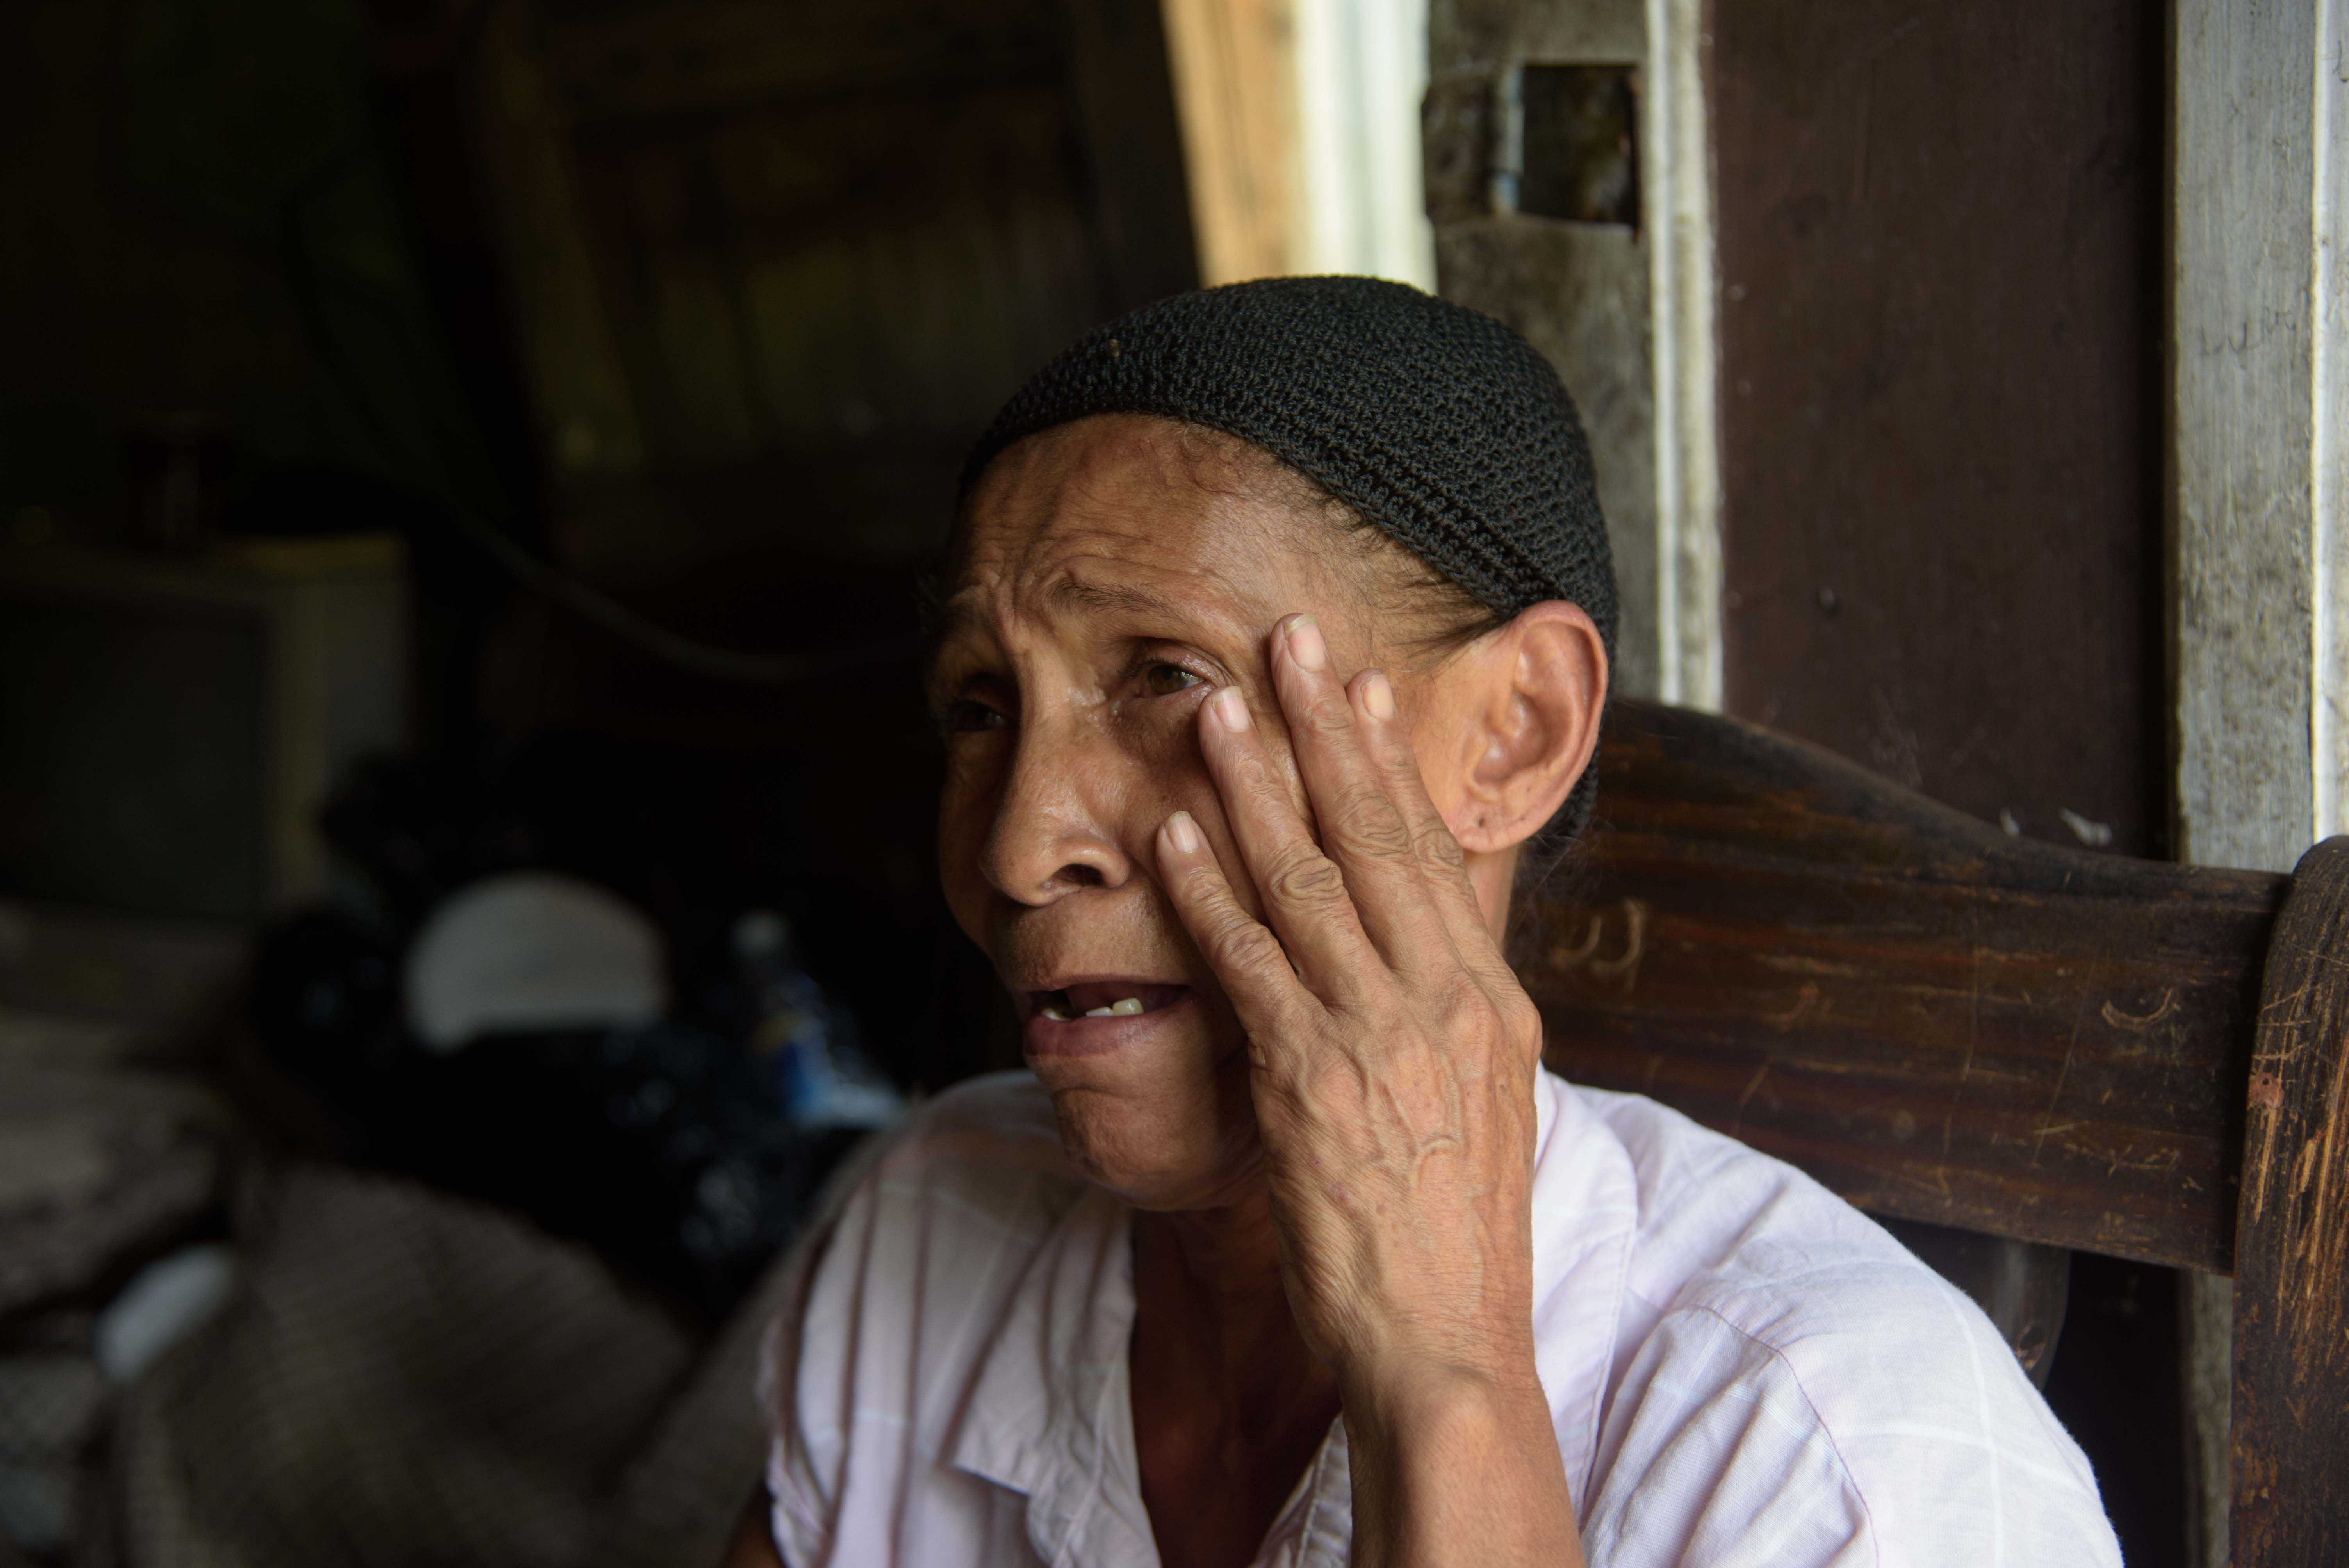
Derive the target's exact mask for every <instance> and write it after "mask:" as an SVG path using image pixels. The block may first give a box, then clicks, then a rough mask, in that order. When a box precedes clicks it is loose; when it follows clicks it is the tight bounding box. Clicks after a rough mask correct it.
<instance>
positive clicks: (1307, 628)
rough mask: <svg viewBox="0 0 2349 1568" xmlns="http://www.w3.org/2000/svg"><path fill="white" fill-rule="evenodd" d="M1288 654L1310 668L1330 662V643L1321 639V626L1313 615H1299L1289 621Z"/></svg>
mask: <svg viewBox="0 0 2349 1568" xmlns="http://www.w3.org/2000/svg"><path fill="white" fill-rule="evenodd" d="M1288 656H1289V657H1290V658H1292V659H1295V660H1296V661H1297V662H1298V663H1299V664H1300V665H1304V666H1305V667H1306V668H1307V669H1309V670H1318V669H1319V668H1320V667H1321V666H1322V665H1326V664H1328V663H1329V662H1330V645H1328V644H1327V643H1324V642H1323V641H1322V640H1321V628H1320V627H1319V626H1317V625H1315V624H1313V617H1312V616H1310V615H1299V616H1298V617H1297V619H1295V620H1293V621H1291V622H1289V623H1288Z"/></svg>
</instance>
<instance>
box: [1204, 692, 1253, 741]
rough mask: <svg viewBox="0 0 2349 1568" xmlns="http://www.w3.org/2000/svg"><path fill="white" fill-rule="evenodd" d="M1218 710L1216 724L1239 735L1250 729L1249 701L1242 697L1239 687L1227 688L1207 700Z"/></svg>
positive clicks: (1210, 705) (1209, 705)
mask: <svg viewBox="0 0 2349 1568" xmlns="http://www.w3.org/2000/svg"><path fill="white" fill-rule="evenodd" d="M1207 706H1208V707H1211V708H1214V709H1215V710H1216V723H1217V724H1220V725H1222V726H1223V727H1225V728H1226V729H1228V730H1230V731H1231V732H1232V733H1233V734H1235V735H1237V734H1238V733H1239V732H1240V731H1241V730H1243V729H1246V728H1247V727H1248V710H1247V698H1246V697H1244V696H1240V688H1239V687H1237V686H1226V687H1225V688H1224V689H1223V690H1221V691H1219V692H1217V693H1216V695H1215V696H1211V697H1209V698H1208V699H1207Z"/></svg>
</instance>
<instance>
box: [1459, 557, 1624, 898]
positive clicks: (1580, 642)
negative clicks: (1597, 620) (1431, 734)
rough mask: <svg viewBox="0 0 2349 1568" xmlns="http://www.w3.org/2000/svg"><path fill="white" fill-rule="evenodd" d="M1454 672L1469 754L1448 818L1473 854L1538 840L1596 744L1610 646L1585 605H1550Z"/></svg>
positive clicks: (1476, 648)
mask: <svg viewBox="0 0 2349 1568" xmlns="http://www.w3.org/2000/svg"><path fill="white" fill-rule="evenodd" d="M1466 655H1467V656H1466V657H1464V658H1463V659H1462V660H1461V661H1460V663H1459V665H1458V666H1456V667H1455V670H1454V672H1452V673H1454V674H1455V675H1456V676H1458V677H1460V678H1461V679H1462V682H1463V686H1464V689H1461V690H1459V691H1458V692H1456V693H1455V695H1454V701H1455V702H1456V703H1457V704H1458V706H1457V707H1455V709H1454V711H1455V712H1456V713H1458V714H1459V716H1460V718H1461V719H1462V720H1463V721H1464V728H1465V730H1466V733H1465V734H1464V735H1463V736H1462V737H1461V738H1462V740H1463V741H1464V742H1465V743H1466V749H1467V750H1468V752H1469V755H1466V756H1464V757H1462V758H1461V760H1462V761H1463V763H1464V764H1465V766H1464V769H1463V776H1462V778H1461V779H1460V793H1459V795H1458V796H1457V798H1456V799H1455V800H1454V802H1452V808H1453V809H1452V810H1449V811H1446V812H1445V813H1444V814H1445V816H1446V818H1447V819H1449V825H1450V827H1451V829H1452V833H1453V837H1454V838H1456V839H1458V840H1459V841H1460V847H1461V848H1462V849H1464V850H1465V851H1468V852H1469V853H1470V854H1472V855H1476V854H1486V855H1489V854H1496V853H1499V852H1500V851H1505V850H1510V849H1514V848H1516V846H1517V845H1519V844H1521V843H1523V842H1525V841H1526V840H1527V839H1530V838H1532V837H1533V836H1534V835H1535V834H1536V833H1537V832H1539V831H1540V830H1542V827H1543V825H1544V824H1546V823H1547V822H1548V820H1550V819H1551V818H1552V817H1554V816H1556V815H1557V810H1558V808H1559V807H1561V806H1563V805H1565V804H1566V797H1567V795H1568V792H1569V791H1570V790H1572V789H1573V788H1574V785H1575V781H1576V780H1577V779H1580V778H1581V777H1582V772H1583V769H1586V768H1588V767H1589V766H1590V758H1591V754H1592V752H1593V751H1595V750H1596V749H1597V748H1598V745H1599V716H1600V710H1601V709H1602V708H1603V707H1605V705H1606V701H1607V676H1608V670H1607V645H1606V643H1605V642H1604V641H1603V640H1601V638H1600V637H1599V628H1598V627H1597V626H1596V625H1594V624H1591V620H1590V617H1589V616H1588V615H1587V614H1584V613H1583V611H1582V608H1581V606H1580V605H1578V604H1569V603H1565V602H1564V601H1563V600H1555V599H1553V600H1550V601H1548V602H1547V603H1540V604H1536V605H1533V606H1532V607H1530V608H1528V609H1526V610H1524V611H1521V612H1519V614H1517V616H1516V619H1515V620H1513V621H1511V622H1510V623H1509V624H1507V625H1506V626H1504V627H1502V628H1501V629H1500V630H1498V631H1496V632H1493V633H1490V634H1487V635H1486V636H1485V637H1484V638H1481V639H1479V641H1478V642H1477V643H1476V644H1475V645H1473V646H1472V647H1471V648H1469V649H1468V650H1467V651H1466Z"/></svg>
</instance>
